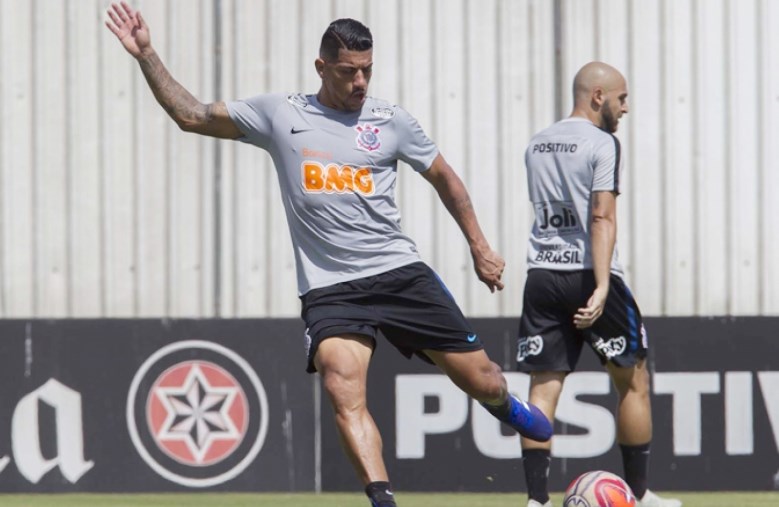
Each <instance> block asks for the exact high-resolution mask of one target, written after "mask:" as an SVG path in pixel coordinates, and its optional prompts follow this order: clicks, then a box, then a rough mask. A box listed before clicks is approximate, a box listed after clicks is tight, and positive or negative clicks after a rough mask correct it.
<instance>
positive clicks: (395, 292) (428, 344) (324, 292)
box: [300, 262, 483, 373]
mask: <svg viewBox="0 0 779 507" xmlns="http://www.w3.org/2000/svg"><path fill="white" fill-rule="evenodd" d="M300 299H301V301H302V302H303V310H302V313H301V316H302V317H303V320H304V321H305V322H306V340H307V342H308V344H307V345H308V346H307V348H308V367H307V371H308V372H309V373H312V372H314V371H316V368H315V367H314V363H313V358H314V356H315V355H316V351H317V349H318V348H319V344H320V343H321V342H322V341H323V340H325V339H327V338H330V337H333V336H339V335H342V334H347V333H355V334H361V335H366V336H369V337H371V338H373V343H374V348H375V347H376V336H377V332H378V331H381V332H382V334H383V335H384V336H385V337H386V338H387V340H388V341H389V342H390V343H391V344H392V345H394V346H395V347H396V348H397V349H398V350H400V352H401V353H402V354H403V355H405V356H406V357H408V358H410V357H412V356H413V355H414V354H416V355H417V356H419V357H421V358H422V359H424V360H425V361H427V362H431V361H430V359H429V358H428V357H427V355H425V353H424V352H423V350H425V349H430V350H441V351H460V352H462V351H472V350H480V349H482V348H483V345H482V343H481V341H480V340H479V338H478V337H477V336H476V334H475V333H474V331H473V329H472V328H471V325H470V324H469V323H468V321H467V320H466V319H465V316H464V315H463V313H462V311H460V308H459V307H458V306H457V303H456V302H455V301H454V298H453V297H452V295H451V294H450V293H449V290H448V289H447V288H446V286H445V285H444V284H443V282H442V281H441V279H440V278H439V277H438V275H437V274H436V273H435V272H434V271H433V270H432V269H431V268H430V267H428V266H427V265H426V264H425V263H423V262H415V263H413V264H408V265H406V266H401V267H399V268H397V269H393V270H390V271H387V272H386V273H381V274H378V275H374V276H369V277H366V278H359V279H357V280H352V281H349V282H342V283H337V284H335V285H331V286H328V287H323V288H320V289H313V290H311V291H309V292H307V293H306V294H304V295H303V296H302V297H301V298H300Z"/></svg>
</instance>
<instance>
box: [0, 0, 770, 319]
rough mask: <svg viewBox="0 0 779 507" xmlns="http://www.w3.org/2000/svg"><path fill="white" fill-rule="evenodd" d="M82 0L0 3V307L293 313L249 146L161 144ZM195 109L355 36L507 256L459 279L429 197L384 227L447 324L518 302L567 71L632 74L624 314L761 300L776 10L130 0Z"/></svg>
mask: <svg viewBox="0 0 779 507" xmlns="http://www.w3.org/2000/svg"><path fill="white" fill-rule="evenodd" d="M108 3H109V2H107V1H105V0H0V119H2V121H0V199H1V200H2V201H0V317H5V318H19V317H25V318H27V317H159V316H169V317H213V316H223V317H263V316H273V317H280V316H295V315H297V314H298V313H299V302H298V299H297V294H296V290H295V276H294V260H293V257H292V252H291V246H290V241H289V236H288V233H287V229H286V224H285V219H284V213H283V210H282V206H281V202H280V198H279V196H278V188H277V184H276V177H275V174H274V171H273V168H272V167H271V165H270V160H269V158H268V157H267V155H265V154H264V153H263V152H261V151H260V150H258V149H256V148H253V147H250V146H245V145H240V144H239V143H234V142H226V141H215V140H211V139H206V138H199V137H197V136H195V135H192V134H185V133H182V132H180V131H179V130H178V129H177V127H176V126H175V125H174V124H173V122H171V121H170V120H169V119H168V118H167V116H166V115H165V114H164V112H163V111H162V109H161V108H160V107H159V106H158V105H157V104H156V102H155V101H154V98H153V97H152V95H151V93H150V92H149V91H148V88H147V87H146V84H145V81H144V80H143V77H142V75H141V73H140V71H139V69H138V68H137V65H136V64H135V62H134V61H132V59H131V58H130V57H129V56H128V55H127V54H126V53H124V50H123V49H122V48H121V46H120V44H119V43H118V42H117V41H116V40H115V38H114V36H113V35H112V34H111V33H110V32H109V31H108V30H107V29H106V28H105V27H104V25H103V21H104V20H105V9H106V7H107V6H108ZM133 5H134V6H135V7H138V8H140V9H141V11H142V12H143V13H144V16H145V18H146V20H147V21H148V23H149V24H150V27H151V33H152V40H153V43H154V45H155V46H156V48H157V51H158V52H159V53H160V55H161V57H162V59H163V61H164V62H165V63H166V65H167V66H168V67H169V69H170V70H171V72H172V73H173V75H174V76H175V77H176V78H177V79H178V80H179V81H180V82H181V83H182V84H183V85H184V86H185V87H187V88H188V89H189V90H190V91H192V92H193V94H195V95H196V96H197V97H199V98H200V99H201V100H203V101H213V100H216V99H230V98H240V97H245V96H249V95H253V94H256V93H262V92H268V91H289V92H293V91H304V92H315V91H316V90H317V88H318V82H317V76H316V74H315V72H314V69H313V61H314V58H315V57H316V54H317V50H318V45H319V39H320V37H321V34H322V32H323V31H324V29H325V27H326V26H327V24H328V23H329V21H331V20H332V19H334V18H337V17H347V16H348V17H353V18H356V19H359V20H362V21H364V22H365V23H366V24H367V25H368V26H369V27H370V28H371V30H372V31H373V34H374V38H375V50H374V61H375V62H376V67H375V72H374V78H373V81H372V83H371V87H372V88H371V93H372V94H373V95H375V96H379V97H382V98H386V99H388V100H391V101H396V102H398V103H400V104H402V105H403V106H404V107H405V108H406V109H408V110H409V111H410V112H411V113H412V114H413V115H415V116H416V117H417V118H418V119H419V121H420V122H421V124H422V126H423V127H424V128H425V129H426V130H427V132H428V133H429V134H430V136H431V137H432V138H433V139H434V140H435V141H436V142H437V143H438V145H439V147H440V148H441V151H442V153H443V154H444V156H445V157H446V158H447V159H448V161H449V162H450V163H451V164H452V165H453V166H454V167H455V168H456V169H457V170H458V172H459V173H460V174H461V176H462V178H463V179H464V180H465V182H466V184H467V186H468V188H469V189H470V192H471V196H472V199H473V201H474V203H475V206H476V209H477V212H478V214H479V217H480V221H481V224H482V227H483V229H484V230H485V232H486V234H487V236H488V238H489V239H490V240H491V241H492V242H493V244H494V246H495V248H496V249H497V250H499V251H500V252H501V253H502V254H503V255H504V256H505V257H506V260H507V262H508V267H507V270H506V274H505V275H506V282H507V284H506V289H505V291H504V292H503V293H502V294H500V295H490V294H489V291H488V290H487V289H486V288H484V287H483V286H481V285H480V283H479V282H478V281H477V280H476V277H475V275H474V274H473V271H472V268H471V262H470V257H469V254H468V251H467V248H466V246H465V242H464V240H463V238H462V236H461V234H460V232H459V230H458V229H457V227H456V225H455V224H454V222H453V220H452V219H451V218H450V217H449V216H448V215H447V213H446V211H445V209H444V207H443V205H442V204H441V203H440V202H438V201H437V200H436V198H435V196H434V193H433V191H432V189H431V188H430V186H429V185H428V184H427V183H426V182H425V181H424V180H423V179H422V178H420V177H419V176H417V175H415V174H413V172H412V171H410V170H408V168H404V169H403V170H401V180H400V183H399V186H398V200H399V201H400V203H401V206H402V209H403V213H404V227H405V229H406V231H407V232H408V233H409V234H410V235H411V236H412V237H413V238H414V239H416V240H417V242H418V244H419V247H420V251H421V252H422V254H423V256H424V258H425V259H426V260H427V261H429V262H430V263H431V264H432V265H433V266H434V267H435V268H436V270H438V271H439V273H440V274H441V275H442V278H443V279H444V280H445V281H446V283H447V285H449V287H450V289H451V290H452V292H453V293H454V294H455V296H456V298H457V299H458V301H459V302H460V304H461V306H462V307H463V309H464V310H465V312H466V314H468V315H472V316H497V315H508V316H511V315H517V314H518V313H519V311H520V309H521V290H522V283H523V281H524V270H525V262H524V254H525V238H526V235H527V232H528V229H529V226H530V222H531V215H530V209H529V206H528V204H527V198H526V189H525V178H524V167H523V162H522V159H523V157H522V154H523V151H524V148H525V143H526V142H527V140H528V139H529V137H530V135H531V134H532V133H533V132H534V131H535V130H538V129H539V128H541V127H544V126H546V125H548V124H549V123H551V122H552V121H554V120H555V119H556V118H557V117H558V116H559V115H565V114H567V113H568V112H569V110H570V107H571V98H570V82H571V79H572V77H573V74H574V73H575V72H576V70H577V69H578V68H579V67H580V66H581V65H582V64H584V63H586V62H587V61H589V60H593V59H600V60H604V61H607V62H609V63H611V64H613V65H615V66H616V67H618V68H619V69H621V70H622V71H623V72H624V73H625V75H626V77H627V78H628V85H629V88H630V97H629V99H628V100H629V104H630V108H631V110H630V114H629V115H628V116H627V117H625V118H624V119H623V121H622V123H621V125H620V130H619V133H618V135H619V137H620V138H621V140H622V142H623V148H624V151H625V155H626V161H627V164H626V170H627V173H626V175H625V184H624V186H623V195H622V197H621V198H620V199H619V242H620V253H621V257H622V261H623V263H624V265H625V267H626V269H627V274H628V280H629V282H630V284H631V286H632V288H633V290H634V292H635V293H636V296H637V298H638V300H639V303H640V304H641V306H642V309H643V311H644V313H645V314H647V315H757V314H761V315H777V314H779V267H777V262H776V257H777V256H776V254H775V252H777V251H779V197H777V191H779V162H777V158H776V157H775V156H774V155H773V149H774V148H775V147H776V145H777V141H779V59H777V58H776V55H777V54H779V1H777V0H738V1H736V0H142V1H136V2H134V4H133Z"/></svg>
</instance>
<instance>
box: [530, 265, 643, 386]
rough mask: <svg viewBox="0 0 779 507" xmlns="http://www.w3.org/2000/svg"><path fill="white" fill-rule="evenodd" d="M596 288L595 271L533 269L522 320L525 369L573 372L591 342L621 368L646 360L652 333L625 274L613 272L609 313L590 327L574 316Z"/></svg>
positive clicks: (599, 353) (597, 352)
mask: <svg viewBox="0 0 779 507" xmlns="http://www.w3.org/2000/svg"><path fill="white" fill-rule="evenodd" d="M593 290H595V276H594V274H593V272H592V270H584V271H553V270H546V269H531V270H530V271H528V276H527V281H526V283H525V293H524V299H523V310H522V317H521V318H520V322H519V339H518V350H517V369H518V370H519V371H525V372H531V371H569V372H570V371H573V370H574V369H575V368H576V363H578V361H579V356H580V355H581V351H582V345H583V344H584V343H585V342H586V343H588V344H589V345H590V347H592V349H593V350H594V351H595V353H596V354H597V355H598V357H599V358H600V360H601V362H602V363H606V362H607V361H610V362H612V363H613V364H615V365H617V366H621V367H629V366H633V365H635V364H636V362H637V361H638V360H639V359H642V358H645V357H646V353H647V346H648V345H647V337H646V332H645V331H644V325H643V322H642V320H641V312H640V311H639V309H638V305H637V304H636V301H635V299H634V298H633V295H632V294H631V293H630V290H629V289H628V287H627V285H625V282H624V281H623V280H622V278H620V277H618V276H616V275H613V274H612V275H611V278H610V281H609V295H608V297H607V298H606V306H605V307H604V309H603V315H601V316H600V318H598V320H596V321H595V324H593V325H592V327H590V328H588V329H576V326H575V325H574V323H573V317H574V315H575V314H576V311H577V310H578V309H579V308H582V307H585V306H587V301H588V300H589V298H590V296H592V292H593Z"/></svg>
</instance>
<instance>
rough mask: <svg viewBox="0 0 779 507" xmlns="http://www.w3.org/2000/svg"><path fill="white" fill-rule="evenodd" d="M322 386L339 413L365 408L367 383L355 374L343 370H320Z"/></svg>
mask: <svg viewBox="0 0 779 507" xmlns="http://www.w3.org/2000/svg"><path fill="white" fill-rule="evenodd" d="M320 373H321V375H322V386H323V388H324V390H325V393H327V396H328V397H329V398H330V402H331V404H332V405H333V409H334V410H335V413H336V414H337V415H345V414H349V413H354V412H357V411H359V410H360V409H361V408H365V406H366V400H365V385H364V383H362V382H360V379H359V378H357V377H355V376H350V375H348V374H345V373H344V372H341V371H337V370H336V371H325V372H320Z"/></svg>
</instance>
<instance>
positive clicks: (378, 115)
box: [362, 96, 408, 121]
mask: <svg viewBox="0 0 779 507" xmlns="http://www.w3.org/2000/svg"><path fill="white" fill-rule="evenodd" d="M362 110H363V116H365V117H367V118H370V119H373V121H392V120H396V119H398V118H401V117H403V116H404V115H406V114H408V113H406V111H405V110H404V109H403V108H402V107H400V106H398V105H397V104H393V103H392V102H390V101H388V100H384V99H379V98H376V97H371V96H369V97H367V98H366V99H365V105H364V106H363V109H362Z"/></svg>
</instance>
